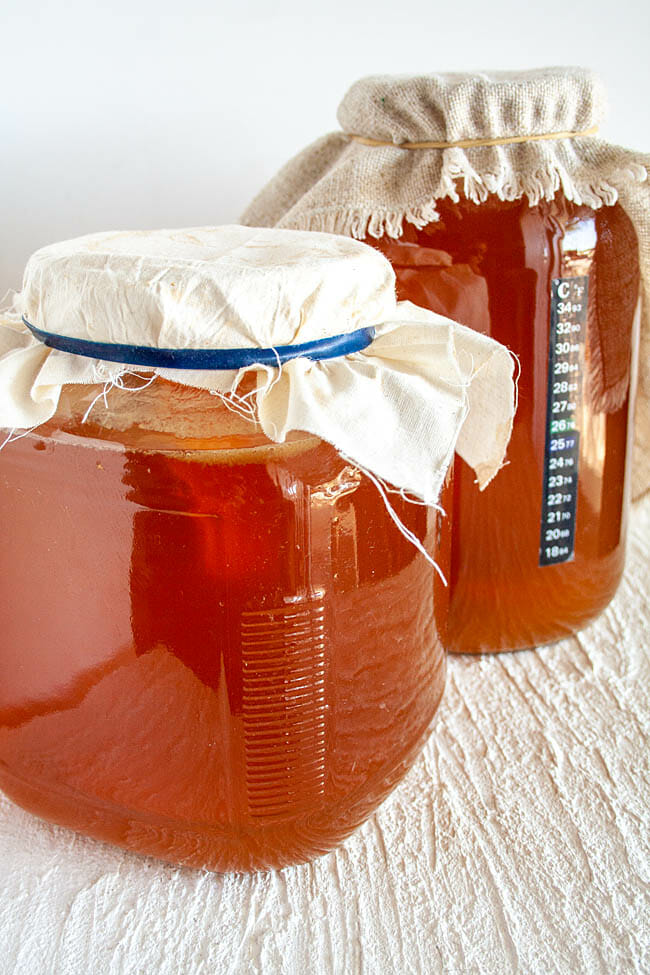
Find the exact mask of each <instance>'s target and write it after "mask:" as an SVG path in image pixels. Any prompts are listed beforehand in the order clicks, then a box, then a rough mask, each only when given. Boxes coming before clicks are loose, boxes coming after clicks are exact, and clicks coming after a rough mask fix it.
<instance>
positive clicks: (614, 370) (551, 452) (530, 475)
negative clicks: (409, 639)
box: [367, 198, 639, 653]
mask: <svg viewBox="0 0 650 975" xmlns="http://www.w3.org/2000/svg"><path fill="white" fill-rule="evenodd" d="M438 208H439V212H440V220H439V222H437V223H433V224H430V225H429V226H427V227H425V228H424V229H422V230H418V229H416V228H415V227H414V226H412V225H409V224H406V225H405V228H404V236H403V237H402V238H400V239H399V240H392V239H388V238H383V239H381V240H379V241H377V240H375V239H372V238H368V239H367V243H370V244H373V246H375V247H378V248H379V249H380V250H381V251H382V252H383V253H384V254H385V255H386V256H387V257H388V258H389V259H390V260H391V262H392V264H393V267H394V269H395V272H396V275H397V286H398V297H399V298H400V299H408V300H410V301H413V302H415V303H416V304H418V305H422V306H424V307H427V308H430V309H432V310H434V311H436V312H439V313H441V314H444V315H448V316H449V317H451V318H454V319H456V320H457V321H459V322H461V323H462V324H464V325H468V326H470V327H472V328H475V329H477V330H478V331H481V332H483V333H485V334H487V335H490V336H491V337H492V338H494V339H496V340H498V341H499V342H502V343H503V344H504V345H506V346H507V347H508V348H509V349H510V350H511V351H512V352H514V353H515V354H516V355H517V357H518V359H519V363H520V366H521V374H520V377H519V399H518V403H519V405H518V412H517V415H516V417H515V422H514V429H513V434H512V439H511V441H510V446H509V448H508V454H507V466H505V467H504V468H503V469H502V470H501V471H500V472H499V474H498V476H497V477H496V478H495V479H494V481H492V483H491V484H490V485H489V486H488V487H487V488H486V490H485V491H484V492H482V493H479V492H478V491H477V489H476V485H475V483H474V482H475V478H474V474H473V472H472V471H471V470H470V468H469V467H468V466H467V465H466V464H465V463H464V462H463V461H462V460H461V459H457V461H456V468H455V478H454V480H455V487H454V491H455V495H454V506H453V508H454V524H453V531H452V568H451V587H450V590H451V596H450V610H449V630H448V649H450V650H451V651H453V652H457V653H478V652H492V651H500V650H516V649H520V648H525V647H531V646H535V645H538V644H542V643H546V642H549V641H552V640H555V639H558V638H560V637H563V636H566V635H567V634H569V633H572V632H575V631H576V630H578V629H580V628H581V627H582V626H584V625H585V624H586V623H588V622H589V621H590V620H592V619H593V618H594V617H595V616H596V615H597V614H598V613H599V612H600V611H601V610H602V609H603V608H604V607H605V606H606V605H607V603H608V602H609V601H610V599H611V598H612V596H613V595H614V592H615V591H616V588H617V586H618V583H619V581H620V578H621V574H622V571H623V564H624V553H625V523H626V505H627V489H626V483H627V479H628V467H629V460H630V449H629V446H630V444H629V441H630V433H631V430H630V424H631V410H630V385H629V382H628V383H627V384H626V377H628V376H629V375H630V374H631V373H633V371H634V369H633V365H634V363H633V362H632V359H633V348H634V319H635V310H636V306H637V298H638V290H639V276H638V256H637V242H636V236H635V233H634V229H633V227H632V224H631V221H630V220H629V218H628V217H627V216H626V214H625V213H624V211H623V210H622V209H621V208H620V207H619V206H614V207H604V208H602V209H601V210H598V211H593V210H591V209H589V208H587V207H578V206H575V205H573V204H570V203H567V202H566V201H564V200H563V199H557V200H556V201H553V202H552V203H543V204H540V205H539V206H535V207H530V206H529V204H528V202H527V201H525V200H523V201H515V202H501V201H499V200H496V199H494V198H492V199H489V200H488V201H487V202H485V203H483V204H481V205H476V204H474V203H471V202H469V201H467V200H464V199H462V200H461V201H460V202H459V203H452V202H450V201H448V200H439V201H438ZM617 383H618V385H619V392H618V394H617V395H616V396H615V397H614V400H615V401H612V400H611V397H610V401H608V400H607V397H606V395H605V394H604V393H603V389H602V387H603V386H605V387H610V388H611V387H612V386H613V385H616V384H617ZM621 389H622V392H621Z"/></svg>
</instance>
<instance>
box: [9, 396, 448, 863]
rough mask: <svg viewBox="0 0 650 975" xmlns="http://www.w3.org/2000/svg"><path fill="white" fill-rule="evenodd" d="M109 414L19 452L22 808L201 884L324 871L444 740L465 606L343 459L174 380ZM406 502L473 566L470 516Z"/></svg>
mask: <svg viewBox="0 0 650 975" xmlns="http://www.w3.org/2000/svg"><path fill="white" fill-rule="evenodd" d="M98 393H101V389H99V390H98V389H97V388H96V387H69V388H68V391H67V392H66V393H65V394H64V397H63V402H62V403H61V405H60V408H59V410H58V412H57V414H56V416H55V417H54V418H53V419H52V420H51V421H49V422H48V423H47V424H45V425H44V426H42V427H41V428H40V429H39V430H38V431H35V432H34V433H31V434H28V435H27V436H25V437H23V438H21V439H19V440H16V441H14V442H13V443H10V444H8V445H7V446H6V447H5V449H4V450H3V451H2V453H1V454H0V523H1V525H2V536H3V543H2V546H1V548H0V578H1V579H2V580H3V581H2V601H1V602H0V787H1V788H2V789H3V790H4V791H5V792H6V793H7V794H8V795H9V796H10V797H11V798H12V799H14V800H15V801H16V802H19V803H20V804H21V805H23V806H25V807H26V808H27V809H29V810H31V811H32V812H35V813H36V814H37V815H39V816H42V817H43V818H45V819H51V820H53V821H54V822H57V823H61V824H63V825H66V826H70V827H72V828H74V829H78V830H81V831H83V832H85V833H89V834H90V835H92V836H95V837H98V838H100V839H104V840H109V841H111V842H113V843H117V844H119V845H121V846H126V847H128V848H130V849H134V850H137V851H139V852H141V853H149V854H154V855H156V856H159V857H163V858H165V859H170V860H174V861H177V862H180V863H184V864H190V865H194V866H207V867H208V868H211V869H218V870H228V869H232V870H250V869H259V868H265V867H278V866H284V865H285V864H289V863H295V862H298V861H301V860H307V859H309V858H311V857H314V856H316V855H318V854H320V853H324V852H325V851H327V850H329V849H331V847H333V846H335V845H336V844H337V843H339V842H340V841H341V840H342V839H344V837H346V836H347V835H348V834H349V833H350V832H351V831H352V830H353V829H354V828H355V827H356V826H358V824H359V823H360V822H362V821H363V820H364V819H365V818H366V817H367V816H368V815H369V813H370V812H371V811H372V810H373V809H374V808H375V807H376V806H377V805H378V804H379V803H380V802H381V800H382V799H383V798H384V797H385V795H386V794H387V793H388V792H389V791H390V790H391V788H392V787H393V786H394V785H395V783H396V782H397V781H398V780H399V779H400V778H401V777H402V775H403V774H404V773H405V772H406V770H407V769H408V768H409V767H410V765H411V764H412V762H413V760H414V758H415V755H416V754H417V752H418V750H419V748H420V747H421V745H422V744H423V742H424V739H425V737H426V735H427V734H428V731H429V728H430V725H431V722H432V719H433V716H434V714H435V711H436V708H437V706H438V702H439V700H440V697H441V694H442V690H443V686H444V673H445V668H444V657H443V651H442V646H441V636H442V631H443V628H444V624H445V618H446V610H447V596H446V594H447V590H446V589H445V588H444V586H443V585H442V583H441V581H440V578H439V576H438V575H437V573H435V571H434V569H433V568H432V566H431V565H430V564H429V563H428V562H427V561H426V560H425V558H424V557H423V556H422V554H420V553H419V552H418V551H417V549H416V548H415V547H414V546H413V545H412V544H411V543H410V542H409V541H407V539H406V538H404V537H403V536H402V535H401V534H400V533H399V532H398V531H397V529H396V527H395V524H394V522H393V520H392V519H391V517H390V515H389V513H388V510H387V508H386V506H385V504H384V501H383V499H382V497H381V494H380V493H379V491H378V490H377V488H376V486H375V484H373V483H372V482H371V481H370V479H369V478H368V477H367V476H366V475H364V474H362V473H360V472H359V470H358V469H357V468H356V467H355V466H354V465H352V464H350V463H349V462H348V461H346V460H344V459H343V458H342V457H341V456H340V454H339V453H338V452H337V451H336V450H335V448H334V447H332V446H331V445H330V444H328V443H326V442H324V441H323V440H321V439H319V438H317V437H313V436H307V435H300V434H298V435H296V434H294V435H292V436H291V437H290V438H289V440H288V442H286V443H284V444H275V443H272V442H271V441H269V440H268V439H267V438H266V437H265V436H264V435H263V434H262V433H261V431H260V430H259V428H257V429H255V428H254V427H253V428H251V424H250V423H249V422H248V421H246V420H243V419H239V418H238V417H237V416H235V415H233V414H232V413H231V412H229V411H228V410H227V409H226V408H225V407H224V406H219V405H218V404H215V401H214V398H213V397H211V396H210V395H209V393H207V392H204V391H198V390H195V391H192V390H189V389H188V388H185V387H181V386H175V385H170V384H167V383H165V382H164V381H163V380H161V379H158V380H156V382H155V383H154V384H153V385H152V386H151V387H149V388H148V389H147V390H144V391H142V392H140V393H127V392H120V391H115V390H114V391H113V392H112V393H111V395H110V398H109V400H108V403H109V409H108V410H107V409H106V408H105V407H104V406H103V404H102V403H101V401H100V403H98V404H96V406H95V408H94V409H93V411H92V413H91V416H90V417H89V419H88V420H87V421H86V422H85V423H84V422H83V416H84V414H85V412H86V410H87V409H88V407H89V406H90V404H91V403H92V400H93V399H94V398H95V397H96V396H97V395H98ZM134 410H135V411H136V416H137V419H134ZM161 417H162V419H161ZM165 417H167V422H166V423H165ZM172 417H176V418H177V419H176V420H175V422H174V433H173V434H172V433H170V432H169V430H170V418H172ZM179 417H181V418H182V421H180V422H179V420H178V418H179ZM206 427H208V428H209V429H210V431H211V434H210V436H209V437H207V438H206V436H205V429H206ZM179 428H182V433H181V432H179ZM393 504H394V509H395V511H396V513H397V514H398V516H399V517H400V519H401V520H402V521H403V524H404V525H405V526H406V527H408V529H409V530H410V531H412V532H413V533H414V534H416V536H417V537H418V539H420V541H421V542H422V543H423V544H424V545H426V547H427V549H428V550H429V551H430V552H431V554H432V556H433V557H434V558H435V559H436V560H437V561H438V563H439V565H440V567H441V569H443V571H448V555H449V545H448V537H447V540H444V539H441V532H442V531H443V530H444V529H445V519H442V518H441V516H439V515H438V514H437V513H436V512H435V511H434V510H433V509H427V508H425V507H421V506H418V505H413V504H408V503H407V502H405V501H403V500H401V499H399V498H397V499H396V500H395V501H394V502H393Z"/></svg>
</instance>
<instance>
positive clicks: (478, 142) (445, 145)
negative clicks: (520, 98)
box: [348, 125, 598, 149]
mask: <svg viewBox="0 0 650 975" xmlns="http://www.w3.org/2000/svg"><path fill="white" fill-rule="evenodd" d="M597 132H598V126H597V125H594V126H592V127H591V128H590V129H585V130H584V131H583V132H545V133H544V134H542V135H514V136H504V137H502V138H497V139H461V140H459V141H458V142H399V143H398V142H382V141H381V139H366V137H365V136H363V135H348V138H349V139H350V140H351V141H352V142H359V143H360V144H361V145H362V146H391V147H392V148H393V149H473V148H474V147H475V146H507V145H511V144H512V143H516V142H542V141H546V140H549V139H583V138H586V137H587V136H590V135H595V134H596V133H597Z"/></svg>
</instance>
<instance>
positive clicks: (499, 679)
mask: <svg viewBox="0 0 650 975" xmlns="http://www.w3.org/2000/svg"><path fill="white" fill-rule="evenodd" d="M649 528H650V497H648V498H646V499H645V502H643V503H642V504H640V505H638V506H637V507H636V509H635V512H634V517H633V522H632V537H631V544H630V554H629V560H628V569H627V574H626V577H625V579H624V582H623V584H622V586H621V589H620V591H619V593H618V595H617V597H616V599H615V601H614V602H613V603H612V605H611V606H610V607H609V609H608V610H607V611H606V612H605V613H604V615H603V616H602V617H601V618H600V619H599V620H598V621H597V622H596V623H595V624H594V625H592V626H591V627H590V628H589V629H587V630H585V631H583V632H582V633H581V634H580V635H579V637H578V638H572V639H567V640H565V641H563V642H561V643H558V644H555V645H554V646H552V647H547V648H544V649H542V650H540V651H538V652H536V653H532V652H527V653H519V654H512V655H509V656H501V657H493V658H486V659H466V658H458V659H452V660H451V663H450V674H449V685H448V689H447V695H446V698H445V701H444V704H443V707H442V709H441V713H440V718H439V722H438V726H437V731H436V734H435V736H434V737H433V738H432V740H431V741H430V742H429V744H428V746H427V748H426V750H425V752H424V755H423V757H422V758H421V759H420V761H419V762H418V764H417V765H416V767H415V769H414V770H413V771H412V772H411V774H410V775H409V777H408V778H407V779H406V781H405V782H404V783H403V785H402V786H401V787H400V788H399V789H398V790H397V792H396V793H395V794H394V795H393V796H392V797H391V798H390V799H389V801H388V802H387V803H386V804H385V805H384V806H383V807H382V809H381V810H380V812H379V813H378V814H377V815H376V816H375V817H374V818H373V819H371V820H370V821H369V822H368V823H367V824H366V825H365V826H364V827H363V828H362V829H361V830H360V831H359V832H358V833H357V834H356V835H355V836H354V837H353V838H352V839H351V840H350V841H348V843H347V844H346V845H345V846H344V847H343V848H342V849H341V850H340V851H338V852H337V853H335V854H332V855H330V856H328V857H325V858H323V859H321V860H319V861H317V862H316V863H314V864H312V865H311V866H304V867H299V868H296V869H292V870H287V871H285V872H283V873H277V874H264V875H258V876H254V877H244V876H223V877H220V876H216V875H210V874H204V873H198V872H192V871H189V870H182V869H175V868H173V867H170V866H166V865H164V864H159V863H157V862H156V861H154V860H146V859H141V858H139V857H137V856H132V855H129V854H126V853H122V852H120V851H118V850H114V849H112V848H110V847H108V846H104V845H101V844H98V843H94V842H92V841H90V840H86V839H83V838H81V837H77V836H75V835H74V834H72V833H70V832H67V831H65V830H61V829H57V828H54V827H50V826H47V825H45V824H43V823H41V822H39V821H38V820H36V819H34V818H33V817H31V816H29V815H28V814H27V813H24V812H22V811H21V810H20V809H18V808H16V807H15V806H13V805H12V804H11V803H9V802H8V801H7V800H5V799H1V800H0V958H2V966H1V970H2V975H104V973H107V975H109V973H110V975H118V973H119V975H122V973H128V975H136V973H137V975H222V973H224V975H225V973H233V975H234V973H237V975H238V973H247V975H248V973H262V972H263V973H264V975H275V973H292V975H293V973H296V975H310V973H312V972H313V973H319V975H320V973H325V975H329V973H345V975H356V973H364V975H392V973H399V975H406V973H418V975H419V973H426V975H429V973H438V972H444V973H449V975H451V973H453V975H461V973H480V975H492V973H494V975H509V973H522V975H538V973H539V975H551V973H563V975H564V973H566V975H579V973H588V975H596V973H607V975H611V973H613V972H617V973H618V972H620V973H626V975H627V973H630V972H639V973H641V972H647V971H650V895H649V890H650V886H649V883H648V881H649V875H650V856H649V846H650V802H649V800H650V775H649V771H650V770H649V767H648V742H649V738H650V707H649V705H648V687H649V686H650V684H649V678H650V654H649V652H648V642H649V637H650V627H649V625H648V621H647V618H646V598H647V590H646V578H647V572H648V549H649V547H650V531H649Z"/></svg>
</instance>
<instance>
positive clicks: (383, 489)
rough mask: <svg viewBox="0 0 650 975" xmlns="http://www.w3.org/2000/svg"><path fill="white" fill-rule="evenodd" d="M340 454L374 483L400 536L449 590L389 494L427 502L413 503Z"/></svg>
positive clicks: (440, 573) (438, 567) (436, 566)
mask: <svg viewBox="0 0 650 975" xmlns="http://www.w3.org/2000/svg"><path fill="white" fill-rule="evenodd" d="M339 453H340V454H341V457H342V458H343V460H346V461H347V462H348V463H349V464H350V465H351V466H352V467H354V468H355V469H356V470H358V471H360V472H361V473H362V474H365V476H366V477H367V478H368V480H370V481H372V483H373V484H374V485H375V487H376V488H377V490H378V491H379V494H380V497H381V499H382V501H383V502H384V505H385V507H386V511H387V512H388V514H389V516H390V518H391V520H392V521H393V522H394V524H395V526H396V528H397V530H398V532H399V533H400V535H402V536H403V537H404V538H405V539H406V540H407V541H408V542H410V543H411V545H413V546H414V547H415V548H416V549H417V550H418V552H420V553H421V554H422V555H423V556H424V557H425V559H426V560H427V562H428V563H429V565H431V566H433V568H434V569H435V570H436V572H437V573H438V575H439V576H440V579H441V581H442V584H443V586H445V588H447V586H448V585H449V583H448V582H447V579H446V576H445V574H444V572H443V571H442V569H441V568H440V566H439V565H438V563H437V562H436V560H435V559H434V558H433V557H432V556H431V555H429V553H428V552H427V550H426V548H425V547H424V545H423V544H422V542H421V541H420V539H419V538H418V537H417V535H416V534H415V533H414V532H412V531H411V529H410V528H407V527H406V525H405V524H404V522H403V521H402V520H401V518H400V516H399V515H398V514H397V512H396V511H395V509H394V508H393V506H392V504H391V503H390V499H389V497H388V494H389V493H391V494H399V495H400V496H401V497H402V498H404V500H405V501H406V502H407V503H408V504H412V503H416V504H426V502H424V501H420V500H419V499H417V500H416V501H414V502H412V501H411V499H410V498H407V497H406V496H405V495H404V494H402V492H401V491H400V490H397V489H395V488H390V487H388V485H387V484H386V483H385V482H384V481H383V480H382V479H381V478H380V477H378V476H377V475H376V474H373V473H372V471H369V470H368V469H367V468H366V467H363V466H362V465H361V464H359V463H358V461H356V460H354V459H353V458H352V457H349V456H347V454H344V453H342V451H339ZM427 507H431V508H435V509H436V510H437V511H441V512H442V513H443V515H444V516H445V517H446V516H447V513H446V512H445V511H444V510H443V509H442V508H441V507H440V505H437V504H432V505H427Z"/></svg>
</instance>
